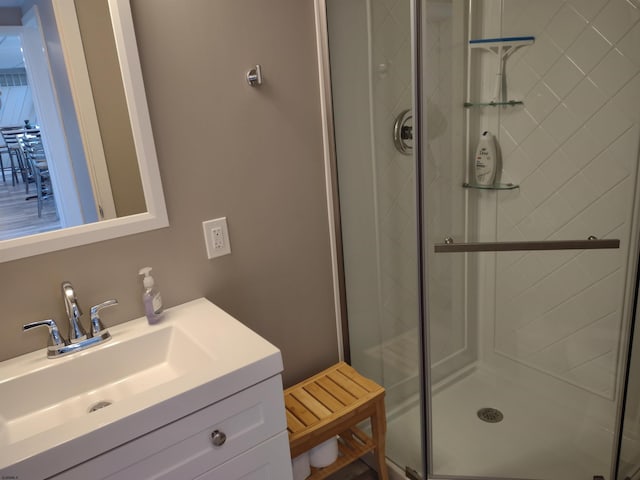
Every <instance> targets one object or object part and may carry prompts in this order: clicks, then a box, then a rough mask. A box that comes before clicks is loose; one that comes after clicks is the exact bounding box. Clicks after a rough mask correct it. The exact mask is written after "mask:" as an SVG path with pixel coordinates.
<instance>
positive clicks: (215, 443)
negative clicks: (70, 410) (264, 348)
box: [53, 375, 292, 480]
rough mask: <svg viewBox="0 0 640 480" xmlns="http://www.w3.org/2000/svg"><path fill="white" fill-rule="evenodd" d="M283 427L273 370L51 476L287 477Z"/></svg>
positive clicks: (120, 479) (123, 479) (60, 479)
mask: <svg viewBox="0 0 640 480" xmlns="http://www.w3.org/2000/svg"><path fill="white" fill-rule="evenodd" d="M286 428H287V425H286V419H285V413H284V400H283V394H282V381H281V378H280V375H276V376H273V377H271V378H269V379H267V380H264V381H262V382H260V383H258V384H257V385H254V386H252V387H249V388H247V389H245V390H242V391H240V392H237V393H236V394H234V395H232V396H230V397H227V398H225V399H223V400H221V401H219V402H216V403H214V404H212V405H210V406H208V407H206V408H203V409H201V410H199V411H197V412H194V413H192V414H190V415H188V416H186V417H184V418H181V419H179V420H176V421H174V422H172V423H170V424H168V425H165V426H163V427H161V428H159V429H157V430H154V431H152V432H150V433H148V434H146V435H144V436H142V437H139V438H137V439H135V440H133V441H131V442H128V443H125V444H124V445H121V446H119V447H117V448H115V449H113V450H110V451H109V452H106V453H104V454H102V455H100V456H98V457H96V458H93V459H91V460H89V461H87V462H84V463H82V464H81V465H78V466H75V467H73V468H71V469H69V470H67V471H65V472H62V473H60V474H58V475H56V476H55V477H53V478H55V479H56V480H86V479H87V478H92V479H97V478H100V479H109V480H131V479H134V478H135V479H147V478H153V479H165V480H174V479H180V480H187V479H198V480H205V479H206V480H236V479H243V480H288V479H291V478H292V474H291V459H290V457H289V442H288V436H287V431H286Z"/></svg>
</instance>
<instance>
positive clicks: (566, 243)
mask: <svg viewBox="0 0 640 480" xmlns="http://www.w3.org/2000/svg"><path fill="white" fill-rule="evenodd" d="M433 247H434V248H433V250H434V252H435V253H464V252H516V251H542V250H597V249H603V248H620V240H619V239H617V238H607V239H602V240H601V239H598V238H596V237H593V236H590V237H589V238H588V239H585V240H582V239H579V240H533V241H525V242H468V243H455V242H454V241H453V239H452V238H451V237H446V238H445V241H444V243H436V244H435V245H434V246H433Z"/></svg>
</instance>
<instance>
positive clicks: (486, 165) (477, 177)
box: [472, 131, 498, 185]
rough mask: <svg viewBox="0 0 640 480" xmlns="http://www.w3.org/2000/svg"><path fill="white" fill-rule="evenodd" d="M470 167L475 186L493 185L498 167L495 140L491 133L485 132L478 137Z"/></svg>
mask: <svg viewBox="0 0 640 480" xmlns="http://www.w3.org/2000/svg"><path fill="white" fill-rule="evenodd" d="M472 167H473V169H472V172H473V177H474V181H475V183H476V184H477V185H493V183H494V182H495V180H496V173H497V170H498V168H497V167H498V166H497V151H496V140H495V138H494V136H493V135H492V134H491V132H489V131H485V132H483V133H482V135H480V140H479V141H478V147H477V149H476V155H475V157H474V159H473V163H472Z"/></svg>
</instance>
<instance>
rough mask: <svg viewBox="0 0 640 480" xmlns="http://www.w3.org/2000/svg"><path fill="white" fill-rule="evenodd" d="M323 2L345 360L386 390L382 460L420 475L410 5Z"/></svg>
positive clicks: (392, 0) (383, 0) (381, 0)
mask: <svg viewBox="0 0 640 480" xmlns="http://www.w3.org/2000/svg"><path fill="white" fill-rule="evenodd" d="M326 7H327V9H326V10H327V26H328V34H329V35H328V36H329V57H330V65H331V91H332V100H333V102H332V105H333V122H334V130H335V144H336V145H335V146H336V152H335V153H336V164H337V177H338V191H339V198H340V217H341V229H342V232H341V233H342V248H343V255H344V262H343V264H344V278H345V284H346V307H347V317H348V329H349V337H348V339H349V350H350V363H351V364H352V365H353V366H354V367H355V368H356V369H357V370H358V371H359V372H360V373H362V374H363V375H365V376H367V377H369V378H371V379H373V380H375V381H376V382H378V383H379V384H381V385H383V386H384V387H385V389H386V398H385V403H386V410H387V443H386V453H387V457H388V458H389V459H390V460H391V461H392V462H393V463H396V464H397V465H399V466H400V467H401V468H402V469H404V467H405V466H407V465H409V466H411V467H412V468H413V469H414V470H416V471H419V472H420V473H422V472H421V464H422V453H421V452H422V449H421V430H420V417H421V407H420V351H421V348H420V335H419V333H418V330H419V319H418V305H419V298H420V292H419V291H418V272H419V267H418V260H417V252H418V246H417V239H416V231H417V220H416V219H417V214H416V176H415V158H414V156H413V153H412V150H411V143H412V141H411V138H410V137H411V136H412V130H411V108H412V104H413V95H412V92H413V82H412V68H411V63H412V29H411V7H412V5H411V2H409V1H408V0H327V1H326ZM396 119H397V120H398V124H397V125H398V127H397V140H398V142H400V141H401V143H403V144H404V147H402V146H400V145H398V146H399V147H400V148H396V145H395V144H394V138H393V132H394V123H395V122H396Z"/></svg>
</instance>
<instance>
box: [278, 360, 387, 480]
mask: <svg viewBox="0 0 640 480" xmlns="http://www.w3.org/2000/svg"><path fill="white" fill-rule="evenodd" d="M284 403H285V407H286V414H287V429H288V431H289V445H290V448H291V458H295V457H297V456H298V455H300V454H302V453H304V452H306V451H308V450H310V449H311V448H313V447H315V446H316V445H319V444H320V443H322V442H324V441H326V440H328V439H330V438H332V437H334V436H336V435H338V436H339V437H340V438H339V441H338V448H339V455H338V459H337V460H336V461H335V462H334V463H332V464H331V465H329V466H328V467H324V468H313V467H312V469H311V476H310V477H308V478H309V479H313V480H318V479H322V478H326V477H327V476H329V475H331V474H332V473H334V472H336V471H338V470H340V469H341V468H342V467H344V466H345V465H348V464H349V463H351V462H353V461H354V460H356V459H358V458H360V457H361V456H363V455H364V454H366V453H368V452H371V451H373V452H374V454H375V457H376V462H377V466H378V478H379V479H380V480H388V478H389V476H388V472H387V465H386V462H385V452H384V447H385V433H386V429H387V424H386V418H385V411H384V388H383V387H381V386H380V385H378V384H377V383H375V382H373V381H371V380H369V379H367V378H364V377H363V376H362V375H360V374H359V373H358V372H356V371H355V370H354V369H353V368H352V367H350V366H349V365H347V364H346V363H344V362H340V363H338V364H336V365H334V366H332V367H330V368H328V369H326V370H324V371H322V372H320V373H318V374H317V375H314V376H313V377H311V378H308V379H307V380H304V381H302V382H300V383H298V384H297V385H294V386H293V387H290V388H288V389H287V390H285V392H284ZM367 418H368V419H370V422H371V432H372V434H371V437H369V436H368V435H367V434H366V433H365V432H363V431H362V430H360V429H359V428H357V427H356V425H357V424H358V423H360V422H362V421H364V420H366V419H367Z"/></svg>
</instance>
